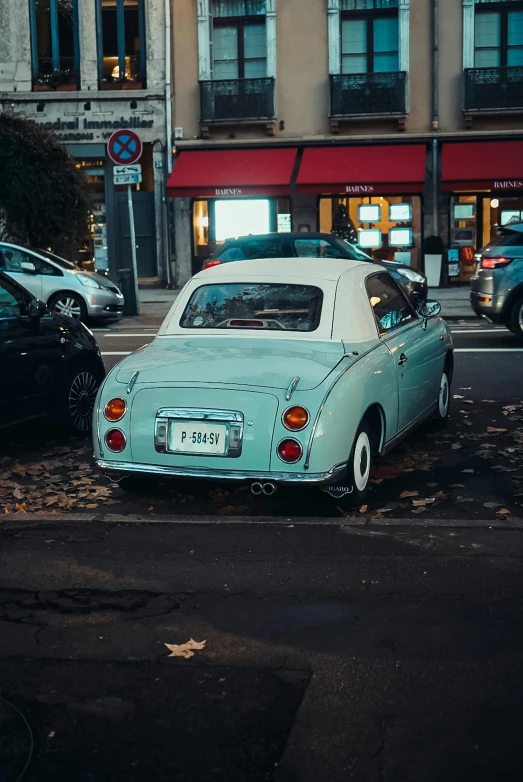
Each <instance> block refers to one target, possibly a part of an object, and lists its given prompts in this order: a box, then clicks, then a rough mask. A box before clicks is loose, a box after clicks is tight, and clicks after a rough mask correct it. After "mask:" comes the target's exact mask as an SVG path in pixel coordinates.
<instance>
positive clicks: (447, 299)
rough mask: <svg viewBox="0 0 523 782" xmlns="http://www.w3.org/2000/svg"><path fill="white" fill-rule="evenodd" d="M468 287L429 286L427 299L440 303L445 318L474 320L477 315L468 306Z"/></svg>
mask: <svg viewBox="0 0 523 782" xmlns="http://www.w3.org/2000/svg"><path fill="white" fill-rule="evenodd" d="M469 296H470V288H469V287H468V285H467V286H463V287H461V286H460V287H454V288H429V295H428V298H429V299H435V300H436V301H439V303H440V304H441V314H442V315H443V317H444V318H446V319H447V320H476V319H477V317H478V316H477V315H476V314H475V312H474V311H473V309H472V307H471V306H470V298H469Z"/></svg>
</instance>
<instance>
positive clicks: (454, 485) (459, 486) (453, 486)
mask: <svg viewBox="0 0 523 782" xmlns="http://www.w3.org/2000/svg"><path fill="white" fill-rule="evenodd" d="M464 488H465V484H464V483H451V484H450V486H449V489H464Z"/></svg>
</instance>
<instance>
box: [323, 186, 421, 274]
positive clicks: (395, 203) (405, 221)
mask: <svg viewBox="0 0 523 782" xmlns="http://www.w3.org/2000/svg"><path fill="white" fill-rule="evenodd" d="M319 222H320V231H321V232H322V233H332V234H335V235H336V236H339V237H340V238H341V239H345V240H346V241H348V242H350V243H351V244H358V245H359V246H360V247H362V248H363V249H364V250H365V252H367V253H368V254H369V255H371V256H372V257H373V258H374V259H375V260H377V261H386V260H390V261H397V262H399V263H405V264H407V265H409V266H412V267H413V268H415V269H419V268H420V266H421V199H420V197H419V196H372V197H363V198H360V197H350V198H344V197H341V196H340V197H337V196H333V197H328V198H327V197H325V198H320V220H319Z"/></svg>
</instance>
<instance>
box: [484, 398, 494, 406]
mask: <svg viewBox="0 0 523 782" xmlns="http://www.w3.org/2000/svg"><path fill="white" fill-rule="evenodd" d="M481 401H482V402H486V403H487V404H489V405H493V404H494V402H495V401H496V400H495V399H482V400H481Z"/></svg>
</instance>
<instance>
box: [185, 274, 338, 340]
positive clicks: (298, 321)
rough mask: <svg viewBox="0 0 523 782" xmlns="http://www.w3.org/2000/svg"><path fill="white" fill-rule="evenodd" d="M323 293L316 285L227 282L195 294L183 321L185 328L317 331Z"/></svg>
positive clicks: (203, 287)
mask: <svg viewBox="0 0 523 782" xmlns="http://www.w3.org/2000/svg"><path fill="white" fill-rule="evenodd" d="M322 300H323V293H322V291H321V290H320V288H316V287H314V286H312V285H287V284H281V283H280V284H275V283H269V284H267V283H258V282H254V283H226V284H223V285H220V284H214V285H202V286H201V287H200V288H198V289H197V290H195V291H194V293H193V295H192V296H191V298H190V300H189V302H188V304H187V306H186V308H185V311H184V313H183V315H182V318H181V320H180V326H181V327H182V328H184V329H272V330H280V331H314V330H315V329H317V328H318V325H319V322H320V315H321V305H322Z"/></svg>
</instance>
